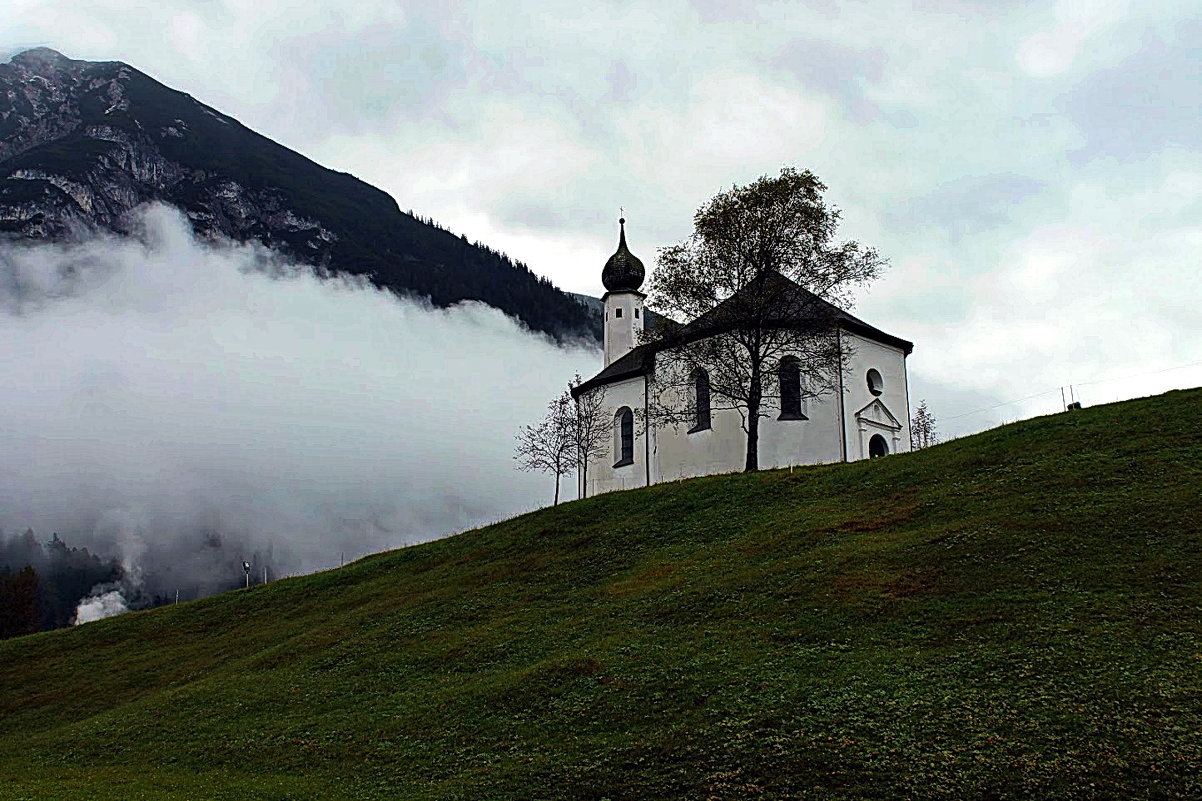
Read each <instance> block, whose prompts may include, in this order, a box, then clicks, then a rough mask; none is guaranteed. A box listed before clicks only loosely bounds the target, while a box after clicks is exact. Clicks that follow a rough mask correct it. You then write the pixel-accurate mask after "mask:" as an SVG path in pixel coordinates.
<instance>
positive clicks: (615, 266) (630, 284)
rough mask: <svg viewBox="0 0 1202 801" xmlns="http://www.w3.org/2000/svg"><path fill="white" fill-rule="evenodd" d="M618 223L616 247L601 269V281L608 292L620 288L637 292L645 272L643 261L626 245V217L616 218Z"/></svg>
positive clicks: (619, 289)
mask: <svg viewBox="0 0 1202 801" xmlns="http://www.w3.org/2000/svg"><path fill="white" fill-rule="evenodd" d="M618 225H619V226H620V233H619V234H618V249H617V250H616V251H614V255H612V256H610V257H609V260H608V261H607V262H605V267H603V268H602V270H601V283H602V284H604V285H605V288H606V290H608V291H610V292H619V291H621V290H634V291H636V292H637V291H638V288H639V287H640V286H642V285H643V278H644V277H645V276H646V274H647V273H646V271H645V270H644V269H643V262H642V261H641V260H640V259H639V257H638V256H636V255H634V254H633V253H631V252H630V248H628V247H626V219H625V218H622V219H620V220H618Z"/></svg>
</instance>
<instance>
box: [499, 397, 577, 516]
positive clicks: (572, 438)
mask: <svg viewBox="0 0 1202 801" xmlns="http://www.w3.org/2000/svg"><path fill="white" fill-rule="evenodd" d="M574 405H575V404H573V402H572V398H571V396H570V395H568V393H567V392H566V391H565V392H563V393H561V394H560V395H559V397H557V398H556V399H555V400H553V401H551V402H550V403H549V404H548V405H547V414H546V416H545V417H543V419H542V420H540V421H539V422H538V423H537V424H535V425H532V426H523V427H522V428H521V429H520V430H519V431H518V434H517V446H516V452H515V453H514V456H513V458H514V460H516V461H517V463H518V469H519V470H526V471H530V470H536V471H538V472H540V473H551V474H553V475H554V476H555V505H556V506H558V505H559V483H560V479H562V478H563V476H565V475H568V474H570V473H571V472H572V470H573V469H575V467H576V435H575V417H576V413H575V411H574V410H573V409H574Z"/></svg>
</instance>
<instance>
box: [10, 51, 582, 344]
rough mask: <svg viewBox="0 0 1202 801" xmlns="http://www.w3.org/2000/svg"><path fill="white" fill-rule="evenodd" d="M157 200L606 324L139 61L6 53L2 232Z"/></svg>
mask: <svg viewBox="0 0 1202 801" xmlns="http://www.w3.org/2000/svg"><path fill="white" fill-rule="evenodd" d="M152 200H158V201H165V202H167V203H170V204H172V205H174V206H177V207H179V208H181V209H183V210H184V211H185V212H186V213H187V215H188V218H189V219H190V220H191V222H192V226H193V228H194V229H195V230H196V231H197V233H198V234H200V235H202V236H215V235H220V236H225V237H229V238H231V239H234V240H237V241H246V240H250V239H258V240H260V241H262V242H263V243H264V244H266V245H269V246H271V247H273V248H275V249H277V250H279V251H281V252H283V253H286V254H288V255H289V256H290V257H291V258H293V259H295V260H297V261H300V262H303V263H306V264H312V265H316V266H319V267H323V268H327V269H329V270H332V271H336V272H347V273H351V274H355V275H366V276H369V277H371V279H372V280H373V281H374V282H375V283H376V284H378V285H380V286H385V287H388V288H390V289H393V290H396V291H398V292H407V293H414V294H418V295H423V296H426V297H428V298H430V299H431V301H432V302H433V303H434V304H435V305H439V306H445V305H449V304H451V303H455V302H457V301H461V300H465V299H467V300H480V301H483V302H485V303H488V304H489V305H492V306H495V307H496V308H498V309H501V310H502V311H504V312H506V313H507V314H510V315H513V316H514V317H517V318H519V319H521V320H523V321H524V322H526V323H527V324H528V325H529V326H530V327H531V328H534V329H536V330H540V331H545V332H548V333H550V334H553V335H556V336H560V337H569V338H571V337H581V338H598V336H599V331H600V328H599V326H597V325H595V324H594V323H593V322H592V321H591V319H590V317H589V314H588V312H586V311H585V310H584V309H583V308H582V307H581V306H580V304H579V303H577V302H576V301H575V300H573V299H572V298H571V297H569V296H568V295H566V294H565V293H563V292H561V291H559V290H558V289H556V288H555V287H554V286H552V285H551V284H550V282H548V281H547V280H545V279H541V278H538V277H537V276H535V275H534V274H533V273H531V272H530V271H529V270H528V269H527V268H526V267H525V266H524V265H522V264H515V263H514V262H513V261H511V260H510V259H509V258H508V257H507V256H504V255H502V254H500V253H497V252H495V251H493V250H491V249H489V248H487V247H483V246H481V245H477V244H471V243H469V242H468V241H467V240H466V239H464V238H462V237H459V236H455V235H454V234H452V233H450V232H449V231H446V230H444V229H442V228H440V227H438V226H436V225H434V224H433V223H432V222H430V221H426V220H419V219H417V218H415V217H413V216H412V215H410V214H405V213H403V212H402V211H401V210H400V209H399V208H398V207H397V204H396V201H394V200H393V199H392V198H391V197H389V196H388V195H387V194H386V193H384V192H382V191H380V190H379V189H377V188H375V187H374V186H371V185H369V184H367V183H364V182H363V181H360V180H359V179H357V178H355V177H354V176H351V175H347V174H346V173H341V172H335V171H334V170H330V169H327V168H325V167H323V166H321V165H320V164H316V163H315V162H313V161H310V160H309V159H307V158H305V157H304V156H302V155H300V154H299V153H296V152H295V151H292V150H289V149H288V148H286V147H284V146H282V145H280V144H277V143H276V142H273V141H272V140H270V139H268V138H267V137H265V136H261V135H260V134H258V133H255V132H254V131H252V130H250V129H249V128H247V127H246V126H244V125H242V124H241V123H239V122H238V121H237V120H235V119H233V118H231V117H228V116H226V115H224V114H222V113H220V112H219V111H217V110H216V109H212V108H210V107H208V106H206V105H204V104H202V103H200V102H198V101H197V100H194V99H193V98H192V97H191V96H189V95H187V94H184V93H183V92H179V91H176V90H174V89H171V88H169V87H167V86H164V85H163V84H161V83H159V82H158V81H155V80H154V79H153V78H151V77H149V76H148V75H146V74H144V73H142V72H139V71H138V70H136V69H134V68H133V67H131V66H129V65H128V64H123V63H121V62H117V61H109V62H92V61H78V60H75V59H69V58H67V57H65V56H63V55H62V54H61V53H57V52H55V51H53V50H50V49H47V48H36V49H34V50H29V51H26V52H24V53H21V54H18V55H16V56H14V57H13V58H12V60H11V61H10V62H8V63H2V64H0V233H4V232H7V235H8V236H10V237H18V238H32V239H40V238H51V239H59V238H63V237H68V236H71V235H73V234H74V233H76V232H77V231H79V230H81V229H103V230H110V231H124V230H126V228H127V227H128V225H129V224H130V218H129V212H130V210H131V209H133V208H134V207H136V206H138V205H139V204H142V203H146V202H148V201H152ZM598 267H599V265H598Z"/></svg>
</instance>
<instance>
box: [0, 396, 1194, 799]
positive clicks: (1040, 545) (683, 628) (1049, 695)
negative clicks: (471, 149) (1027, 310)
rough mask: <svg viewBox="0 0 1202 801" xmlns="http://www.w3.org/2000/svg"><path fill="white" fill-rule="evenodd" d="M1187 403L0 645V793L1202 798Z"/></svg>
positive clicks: (784, 478) (526, 527)
mask: <svg viewBox="0 0 1202 801" xmlns="http://www.w3.org/2000/svg"><path fill="white" fill-rule="evenodd" d="M1199 431H1202V391H1200V390H1193V391H1188V392H1173V393H1169V394H1168V395H1164V396H1160V397H1156V398H1151V399H1146V400H1139V401H1131V402H1127V403H1121V404H1115V405H1111V406H1105V407H1098V408H1094V409H1087V410H1085V411H1083V412H1080V413H1071V414H1060V415H1056V416H1052V417H1045V418H1040V419H1036V420H1030V421H1026V422H1023V423H1018V424H1014V425H1010V426H1006V427H1004V428H1000V429H996V430H994V431H990V432H987V433H985V434H981V435H978V436H975V437H971V438H966V439H962V440H957V441H955V442H951V443H948V444H945V445H940V446H937V447H935V448H931V449H928V450H925V451H922V452H919V453H916V454H911V455H901V456H891V457H889V458H887V459H883V460H876V461H873V462H871V463H867V462H861V463H856V464H850V465H832V466H826V467H817V468H809V469H800V470H796V471H794V472H792V473H790V472H788V471H776V472H768V473H762V474H758V475H750V476H745V475H736V476H725V477H714V478H706V479H698V480H693V481H686V482H682V483H676V484H668V485H663V486H658V487H652V488H650V489H647V490H637V491H632V492H625V493H615V494H611V495H606V496H601V497H597V498H593V499H589V500H586V501H582V502H573V503H569V504H566V505H563V506H561V507H559V508H557V509H547V510H543V511H540V512H536V513H533V514H529V515H525V516H523V517H519V518H515V519H513V520H510V521H507V522H504V523H501V524H498V525H495V526H490V527H488V528H485V529H481V530H478V531H473V532H469V533H466V534H463V535H460V536H457V537H454V538H451V539H447V540H442V541H439V542H435V543H430V544H427V545H422V546H418V547H413V548H407V549H404V550H401V551H395V552H392V553H387V554H383V555H379V556H376V557H372V558H368V559H365V560H362V561H360V562H357V563H355V564H353V565H349V566H347V567H345V568H342V569H340V570H335V571H330V572H327V573H323V574H320V575H315V576H309V577H304V578H297V579H291V580H288V581H281V582H278V583H276V584H272V585H268V586H266V587H262V588H252V589H251V590H249V591H246V590H242V591H238V592H233V593H229V594H226V595H223V596H220V597H215V598H210V599H207V600H204V601H198V602H195V603H188V604H181V605H178V606H175V607H167V608H163V609H159V610H156V611H153V612H146V613H136V614H129V615H124V616H121V617H118V618H113V619H109V620H106V621H101V622H99V623H94V624H89V625H86V626H83V627H80V628H77V629H72V630H66V631H58V632H51V633H48V634H39V635H33V636H30V637H24V638H19V639H17V640H10V641H7V642H3V643H0V797H3V798H30V799H34V798H36V799H52V798H53V799H58V798H73V799H135V798H147V799H151V798H179V799H184V798H187V799H195V798H230V799H235V798H238V799H241V798H256V799H284V798H297V799H300V798H318V797H321V798H337V797H354V798H406V799H407V798H413V799H501V798H513V799H544V798H545V799H552V798H582V799H606V798H608V799H615V801H616V799H629V798H690V799H693V798H695V799H705V798H714V799H726V798H765V799H767V798H794V797H795V798H822V799H826V798H880V799H903V798H947V799H986V798H1000V799H1011V798H1031V799H1035V798H1081V799H1093V798H1096V799H1111V798H1128V797H1130V798H1197V797H1202V778H1200V777H1202V532H1200V530H1199V526H1200V523H1199V517H1200V512H1202V502H1200V500H1202V499H1200V494H1202V492H1200V487H1202V438H1200V437H1199V434H1198V432H1199Z"/></svg>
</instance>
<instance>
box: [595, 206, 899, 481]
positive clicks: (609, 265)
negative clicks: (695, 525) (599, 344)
mask: <svg viewBox="0 0 1202 801" xmlns="http://www.w3.org/2000/svg"><path fill="white" fill-rule="evenodd" d="M619 225H620V226H621V228H620V234H619V238H618V249H617V251H616V252H615V253H614V254H613V255H612V256H610V258H609V260H608V261H607V262H606V263H605V267H604V268H603V269H602V271H601V282H602V284H604V286H605V289H606V292H605V295H604V296H603V297H602V299H601V300H602V303H603V304H604V306H605V321H604V353H605V364H604V365H603V369H602V370H601V372H599V373H597V374H596V375H595V376H593V377H592V378H591V379H589V380H587V381H585V382H583V383H582V384H580V385H579V386H578V387H576V388H575V389H574V390H573V392H572V394H573V396H574V397H575V398H576V399H577V402H578V403H579V402H580V401H581V399H582V398H583V397H584V396H586V395H587V394H588V393H603V399H604V406H603V412H602V414H603V415H604V419H605V421H606V423H607V425H608V424H610V423H612V436H610V437H609V438H608V441H609V442H610V443H612V444H611V445H610V446H609V447H608V449H607V453H605V454H604V455H603V456H600V457H596V456H595V457H594V458H592V459H590V460H589V463H588V470H587V477H581V476H577V481H578V482H580V486H579V489H580V491H581V495H582V496H588V495H594V494H596V493H599V492H608V491H610V490H619V489H630V488H632V487H642V486H647V485H650V484H655V483H658V482H661V481H673V480H676V479H680V478H689V477H692V476H701V475H709V474H713V473H730V472H737V471H741V470H742V469H743V467H744V464H745V456H746V447H747V434H746V433H745V432H744V430H743V424H742V418H741V416H740V414H739V412H738V411H737V410H733V409H714V410H713V411H712V412H711V411H710V409H709V400H708V392H709V390H708V383H707V381H708V379H705V377H704V376H702V380H700V381H699V382H698V385H697V388H696V392H697V393H698V397H697V398H695V399H693V401H694V402H695V406H696V408H697V409H698V410H700V411H699V414H698V419H697V421H696V422H697V424H696V425H694V426H692V427H691V428H688V429H687V430H686V428H685V427H684V426H680V427H673V426H670V425H654V424H646V425H636V424H635V419H636V416H637V417H638V418H639V419H640V420H645V419H647V418H646V411H647V409H648V403H649V392H650V387H649V379H650V378H651V377H652V375H653V371H654V367H655V359H656V353H657V351H659V350H661V349H662V348H664V347H666V345H665V344H663V343H662V342H659V341H656V342H650V343H644V344H639V343H640V334H641V332H642V331H643V327H644V325H645V324H646V322H647V311H646V309H645V308H644V307H643V301H644V300H645V298H646V295H644V294H643V293H642V292H640V291H639V287H641V286H642V284H643V279H644V277H645V271H644V268H643V263H642V261H640V260H639V259H638V257H636V256H635V255H634V254H632V253H631V252H630V250H629V248H628V247H627V245H626V227H625V220H620V221H619ZM776 280H780V281H786V282H788V283H789V289H790V290H791V291H795V292H797V293H804V294H805V295H806V296H807V297H809V298H810V299H811V300H814V301H816V302H818V303H824V301H817V299H816V298H814V297H813V296H812V295H810V293H808V292H807V291H806V290H804V289H802V288H801V287H799V286H797V285H796V284H794V283H793V282H791V281H789V279H787V278H784V277H783V276H778V278H777V279H776ZM827 308H829V309H830V310H831V312H832V314H833V317H834V319H835V321H836V326H837V336H838V337H839V342H840V347H841V348H845V349H846V351H845V352H846V354H847V357H846V358H847V366H846V368H845V370H844V371H843V374H842V376H841V378H840V381H839V387H838V388H837V389H835V390H833V391H831V392H829V393H825V394H821V395H818V396H816V397H815V396H807V395H806V393H804V392H802V391H801V387H802V386H803V385H804V384H803V382H804V381H805V376H803V375H801V374H800V371H799V369H798V364H799V362H798V360H797V359H795V358H791V357H789V356H785V357H783V358H781V359H780V362H779V364H777V365H775V366H774V368H775V369H776V370H777V375H776V377H775V378H776V380H779V382H780V403H779V404H778V405H779V408H772V409H771V413H770V415H769V417H767V418H761V420H760V427H759V466H760V468H762V469H768V468H774V467H787V466H789V465H803V464H820V463H829V462H846V461H853V460H856V459H867V458H871V457H876V456H884V455H886V454H890V453H897V452H900V451H908V450H910V415H909V408H910V398H909V387H908V383H907V377H906V356H908V355H909V354H910V352H911V351H912V350H913V349H914V345H913V344H912V343H910V342H907V341H906V340H904V339H901V338H899V337H895V336H893V335H891V334H886V333H885V332H884V331H881V330H880V329H878V328H874V327H873V326H871V325H869V324H868V323H865V322H864V321H863V320H860V319H858V318H856V317H854V316H853V315H851V314H848V313H847V312H845V311H843V310H841V309H837V308H835V307H832V306H829V305H828V306H827ZM689 329H690V325H689V324H688V323H686V324H685V325H683V326H680V327H677V329H676V330H677V331H680V332H683V333H684V335H686V336H687V335H688V332H689ZM677 341H679V340H677ZM701 393H705V397H704V398H703V397H702V396H701ZM640 410H641V411H642V412H643V414H636V413H637V412H639V411H640ZM701 412H703V414H702V413H701Z"/></svg>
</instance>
